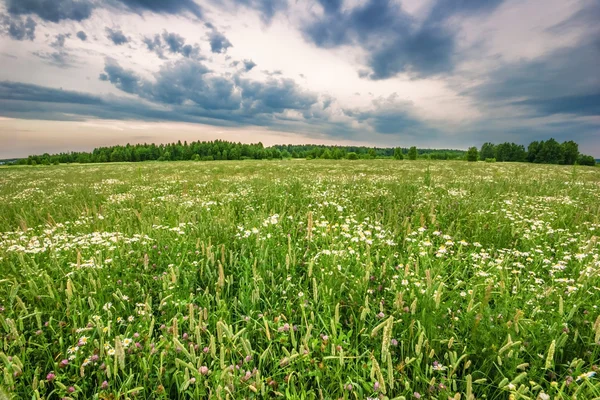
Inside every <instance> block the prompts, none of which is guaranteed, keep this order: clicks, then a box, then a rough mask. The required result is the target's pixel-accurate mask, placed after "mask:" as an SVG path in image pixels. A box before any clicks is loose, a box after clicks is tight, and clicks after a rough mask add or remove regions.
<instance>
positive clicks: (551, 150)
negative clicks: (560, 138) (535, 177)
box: [536, 138, 563, 164]
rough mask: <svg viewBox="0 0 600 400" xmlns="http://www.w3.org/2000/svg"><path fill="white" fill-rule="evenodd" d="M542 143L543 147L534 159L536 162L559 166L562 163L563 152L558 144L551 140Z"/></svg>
mask: <svg viewBox="0 0 600 400" xmlns="http://www.w3.org/2000/svg"><path fill="white" fill-rule="evenodd" d="M542 143H543V145H542V148H541V150H540V152H539V153H538V155H537V157H536V162H541V163H545V164H561V163H562V161H563V152H562V147H561V146H560V144H559V143H558V142H557V141H556V140H554V139H552V138H551V139H548V140H546V141H545V142H542ZM538 159H539V161H538Z"/></svg>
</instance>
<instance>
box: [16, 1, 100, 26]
mask: <svg viewBox="0 0 600 400" xmlns="http://www.w3.org/2000/svg"><path fill="white" fill-rule="evenodd" d="M6 6H7V10H8V12H9V13H10V14H13V15H27V14H35V15H37V16H38V17H40V18H41V19H43V20H44V21H50V22H55V23H57V22H60V21H61V20H74V21H83V20H84V19H87V18H89V17H90V15H91V14H92V11H93V9H94V4H93V2H92V1H91V0H6Z"/></svg>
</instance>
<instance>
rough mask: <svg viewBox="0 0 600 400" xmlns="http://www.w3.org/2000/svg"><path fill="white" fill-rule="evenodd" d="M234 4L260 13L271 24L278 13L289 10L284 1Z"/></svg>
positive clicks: (246, 0)
mask: <svg viewBox="0 0 600 400" xmlns="http://www.w3.org/2000/svg"><path fill="white" fill-rule="evenodd" d="M234 3H235V4H236V5H241V6H244V7H248V8H251V9H253V10H256V11H258V12H259V14H260V15H261V18H262V20H263V22H265V23H269V22H270V21H271V20H272V19H273V17H274V16H275V14H276V13H277V12H278V11H281V10H284V9H285V8H287V2H286V1H284V0H234Z"/></svg>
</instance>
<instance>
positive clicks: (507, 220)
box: [0, 160, 600, 400]
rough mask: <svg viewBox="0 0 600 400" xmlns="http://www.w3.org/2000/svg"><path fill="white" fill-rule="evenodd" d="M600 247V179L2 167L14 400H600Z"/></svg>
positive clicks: (449, 167) (438, 169)
mask: <svg viewBox="0 0 600 400" xmlns="http://www.w3.org/2000/svg"><path fill="white" fill-rule="evenodd" d="M598 236H600V169H599V168H593V167H573V166H568V167H566V166H551V165H534V164H513V163H483V162H479V163H467V162H461V161H454V162H443V161H437V162H427V161H393V160H371V161H325V160H323V161H298V160H294V161H291V160H290V161H242V162H239V161H238V162H227V161H221V162H207V163H202V162H167V163H159V162H155V163H137V164H96V165H60V166H47V167H1V168H0V345H1V346H2V347H1V349H0V388H2V389H1V390H0V399H3V394H2V392H5V393H6V395H7V396H9V398H14V399H31V398H45V399H55V398H59V399H60V398H70V399H91V398H96V399H126V398H136V399H177V398H195V399H207V398H211V399H212V398H217V399H226V398H229V399H246V398H259V399H262V398H270V397H275V398H276V397H281V398H293V399H321V398H322V399H338V398H343V399H366V398H382V399H385V398H390V399H394V398H396V399H402V398H406V399H414V398H422V399H444V400H446V399H448V398H452V399H463V400H464V399H475V398H476V399H481V398H488V399H507V398H514V399H550V398H552V399H554V398H559V399H567V398H568V399H571V398H578V399H593V398H598V397H599V396H600V381H599V380H598V375H596V370H597V369H598V365H599V364H600V309H599V305H600V278H599V274H600V242H599V241H598V238H597V237H598ZM511 396H512V397H511Z"/></svg>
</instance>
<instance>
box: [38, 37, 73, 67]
mask: <svg viewBox="0 0 600 400" xmlns="http://www.w3.org/2000/svg"><path fill="white" fill-rule="evenodd" d="M69 37H71V34H70V33H67V34H64V33H59V34H58V35H56V36H55V37H54V41H53V42H52V43H51V44H50V47H52V48H54V50H55V51H53V52H46V51H36V52H33V55H35V56H37V57H39V58H41V59H42V60H44V61H46V62H47V63H48V64H50V65H54V66H56V67H60V68H71V67H73V64H74V59H75V58H74V56H72V55H71V54H70V53H69V52H68V51H66V50H65V42H66V40H67V38H69Z"/></svg>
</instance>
